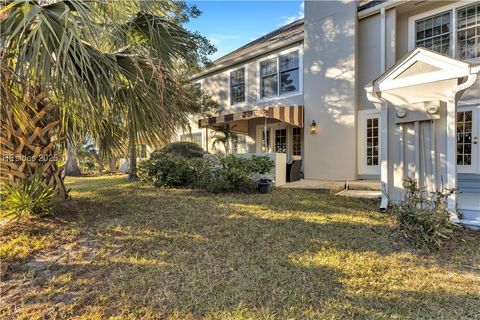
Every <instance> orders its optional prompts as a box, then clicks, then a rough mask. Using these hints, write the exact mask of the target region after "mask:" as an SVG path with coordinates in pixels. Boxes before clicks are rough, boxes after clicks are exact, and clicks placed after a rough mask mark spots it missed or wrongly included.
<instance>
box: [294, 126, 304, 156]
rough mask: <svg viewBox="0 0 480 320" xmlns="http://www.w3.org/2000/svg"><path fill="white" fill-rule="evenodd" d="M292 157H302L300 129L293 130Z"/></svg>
mask: <svg viewBox="0 0 480 320" xmlns="http://www.w3.org/2000/svg"><path fill="white" fill-rule="evenodd" d="M292 143H293V145H292V155H294V156H301V155H302V129H301V128H293V135H292Z"/></svg>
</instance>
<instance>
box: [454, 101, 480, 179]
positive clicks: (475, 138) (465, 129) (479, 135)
mask: <svg viewBox="0 0 480 320" xmlns="http://www.w3.org/2000/svg"><path fill="white" fill-rule="evenodd" d="M479 124H480V106H479V107H459V108H458V111H457V172H459V173H480V163H479V162H480V125H479Z"/></svg>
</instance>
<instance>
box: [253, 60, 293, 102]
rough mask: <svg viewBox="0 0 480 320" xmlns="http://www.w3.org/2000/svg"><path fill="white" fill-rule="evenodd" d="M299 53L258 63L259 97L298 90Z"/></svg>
mask: <svg viewBox="0 0 480 320" xmlns="http://www.w3.org/2000/svg"><path fill="white" fill-rule="evenodd" d="M299 66H300V63H299V51H295V52H292V53H288V54H284V55H280V56H278V57H275V58H272V59H268V60H265V61H262V62H260V97H261V98H269V97H274V96H278V95H282V94H287V93H289V92H296V91H299V90H300V67H299Z"/></svg>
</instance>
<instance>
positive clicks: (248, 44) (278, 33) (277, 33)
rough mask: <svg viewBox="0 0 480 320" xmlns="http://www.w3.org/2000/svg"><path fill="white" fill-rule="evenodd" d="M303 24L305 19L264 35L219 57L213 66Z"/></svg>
mask: <svg viewBox="0 0 480 320" xmlns="http://www.w3.org/2000/svg"><path fill="white" fill-rule="evenodd" d="M303 23H304V18H301V19H298V20H295V21H293V22H290V23H288V24H286V25H284V26H281V27H279V28H277V29H275V30H273V31H270V32H269V33H267V34H265V35H263V36H261V37H259V38H257V39H255V40H253V41H250V42H249V43H247V44H245V45H243V46H241V47H240V48H237V49H235V50H233V51H231V52H229V53H227V54H226V55H223V56H221V57H219V58H218V59H215V61H213V62H212V64H213V65H215V64H216V63H217V62H218V61H220V60H224V59H225V58H226V57H228V56H230V55H233V54H235V53H238V52H240V51H242V50H244V49H247V48H249V47H252V46H254V45H256V44H259V43H262V42H263V41H265V40H268V39H271V38H273V37H275V36H277V35H280V34H282V33H284V32H286V31H288V30H289V29H292V28H294V27H297V26H300V25H303Z"/></svg>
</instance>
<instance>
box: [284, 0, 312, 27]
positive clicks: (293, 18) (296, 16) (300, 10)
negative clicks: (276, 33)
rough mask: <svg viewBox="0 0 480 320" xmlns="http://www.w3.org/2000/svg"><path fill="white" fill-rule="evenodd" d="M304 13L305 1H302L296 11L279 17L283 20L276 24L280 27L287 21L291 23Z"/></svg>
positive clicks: (300, 17)
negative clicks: (287, 15)
mask: <svg viewBox="0 0 480 320" xmlns="http://www.w3.org/2000/svg"><path fill="white" fill-rule="evenodd" d="M304 15H305V2H303V1H302V3H301V4H300V6H299V8H298V13H297V14H296V15H293V16H290V17H286V16H284V17H282V18H281V19H282V20H283V22H282V23H280V24H278V26H279V27H281V26H284V25H287V24H289V23H292V22H293V21H296V20H298V19H302V18H303V17H304Z"/></svg>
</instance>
